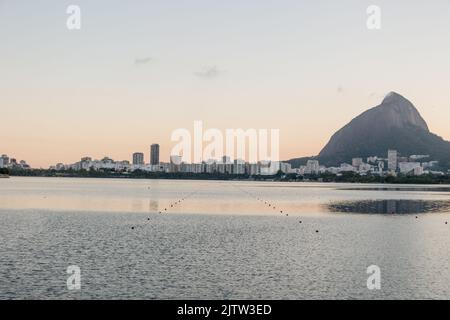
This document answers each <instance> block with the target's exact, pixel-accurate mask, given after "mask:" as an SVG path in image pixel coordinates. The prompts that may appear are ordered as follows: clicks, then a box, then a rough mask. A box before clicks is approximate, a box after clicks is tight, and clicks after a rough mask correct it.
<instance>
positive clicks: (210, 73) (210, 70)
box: [194, 66, 222, 79]
mask: <svg viewBox="0 0 450 320" xmlns="http://www.w3.org/2000/svg"><path fill="white" fill-rule="evenodd" d="M221 73H222V71H220V70H219V69H218V68H217V67H216V66H210V67H205V68H203V70H200V71H197V72H195V73H194V74H195V75H196V76H197V77H199V78H203V79H214V78H217V77H218V76H219V75H220V74H221Z"/></svg>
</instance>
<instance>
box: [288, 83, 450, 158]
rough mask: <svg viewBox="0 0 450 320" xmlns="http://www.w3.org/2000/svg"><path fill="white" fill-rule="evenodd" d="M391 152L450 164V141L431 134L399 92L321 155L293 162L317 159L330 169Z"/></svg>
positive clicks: (334, 137)
mask: <svg viewBox="0 0 450 320" xmlns="http://www.w3.org/2000/svg"><path fill="white" fill-rule="evenodd" d="M388 149H395V150H398V151H399V152H400V153H401V154H403V155H405V156H409V155H412V154H429V155H430V156H431V158H433V159H435V160H438V161H440V162H441V164H442V165H445V166H449V165H450V142H448V141H445V140H444V139H442V138H441V137H439V136H438V135H436V134H434V133H432V132H430V130H429V127H428V125H427V123H426V121H425V120H424V119H423V118H422V116H421V115H420V113H419V111H418V110H417V109H416V107H415V106H414V105H413V104H412V103H411V102H410V101H409V100H408V99H406V98H405V97H403V96H402V95H400V94H398V93H396V92H390V93H389V94H387V95H386V97H385V98H384V99H383V101H382V102H381V104H379V105H377V106H375V107H372V108H370V109H368V110H366V111H364V112H363V113H361V114H360V115H358V116H356V117H355V118H353V119H352V120H351V121H350V122H349V123H347V124H346V125H345V126H343V127H342V128H341V129H339V130H338V131H336V133H334V134H333V135H332V136H331V138H330V140H329V142H328V143H327V144H326V145H325V147H324V148H323V149H322V150H321V151H320V153H319V154H318V155H317V156H314V157H303V158H295V159H291V160H289V162H290V163H291V164H292V165H293V166H294V167H295V166H298V165H300V164H303V163H304V162H306V160H308V159H317V160H319V161H320V163H321V164H324V165H326V166H337V165H339V164H341V163H344V162H347V163H349V162H351V159H352V158H359V157H361V158H366V157H370V156H381V157H385V156H386V155H387V150H388Z"/></svg>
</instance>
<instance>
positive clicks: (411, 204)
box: [326, 200, 450, 214]
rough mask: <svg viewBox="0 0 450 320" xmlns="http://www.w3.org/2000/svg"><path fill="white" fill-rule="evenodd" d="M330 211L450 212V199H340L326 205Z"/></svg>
mask: <svg viewBox="0 0 450 320" xmlns="http://www.w3.org/2000/svg"><path fill="white" fill-rule="evenodd" d="M326 207H327V209H328V210H329V211H330V212H348V213H388V214H396V213H398V214H408V213H431V212H450V201H444V200H364V201H340V202H333V203H329V204H327V205H326Z"/></svg>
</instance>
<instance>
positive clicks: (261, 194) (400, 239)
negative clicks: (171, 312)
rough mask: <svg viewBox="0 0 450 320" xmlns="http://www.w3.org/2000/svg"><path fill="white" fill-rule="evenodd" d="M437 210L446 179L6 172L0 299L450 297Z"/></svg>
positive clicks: (443, 204) (447, 213)
mask: <svg viewBox="0 0 450 320" xmlns="http://www.w3.org/2000/svg"><path fill="white" fill-rule="evenodd" d="M269 205H270V206H269ZM159 212H161V213H159ZM447 221H448V222H449V223H450V186H411V185H408V186H402V185H363V184H358V185H356V184H325V183H279V182H251V181H248V182H247V181H245V182H244V181H188V180H125V179H120V180H119V179H78V178H72V179H70V178H32V177H30V178H20V177H11V178H10V179H0V299H435V298H443V299H449V298H450V245H449V243H450V224H446V222H447ZM71 265H76V266H78V267H79V268H80V269H81V289H80V290H68V288H67V284H66V281H67V278H68V277H69V275H68V274H67V267H68V266H71ZM370 265H377V266H379V268H380V270H381V289H380V290H369V289H368V288H367V278H368V277H369V275H368V274H367V273H366V270H367V267H368V266H370Z"/></svg>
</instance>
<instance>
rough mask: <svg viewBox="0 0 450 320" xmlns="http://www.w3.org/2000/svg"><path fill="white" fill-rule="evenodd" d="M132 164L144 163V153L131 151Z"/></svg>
mask: <svg viewBox="0 0 450 320" xmlns="http://www.w3.org/2000/svg"><path fill="white" fill-rule="evenodd" d="M133 164H134V165H142V164H144V154H143V153H142V152H135V153H133Z"/></svg>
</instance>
